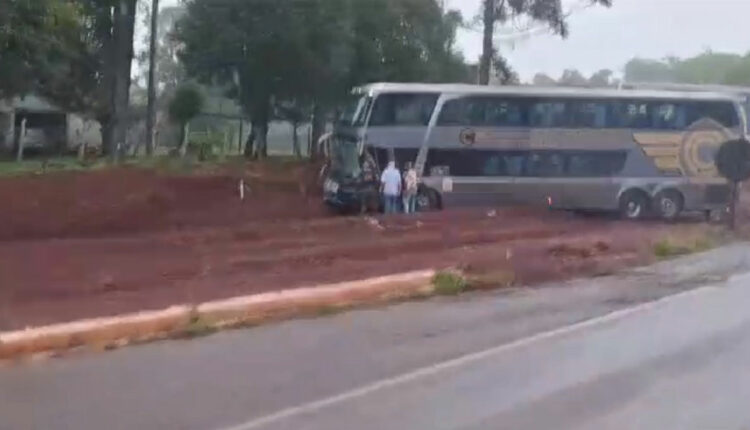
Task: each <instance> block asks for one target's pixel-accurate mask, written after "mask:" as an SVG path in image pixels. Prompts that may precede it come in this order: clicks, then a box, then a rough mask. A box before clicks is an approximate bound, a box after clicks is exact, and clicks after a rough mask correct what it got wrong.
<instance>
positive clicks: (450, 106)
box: [438, 99, 466, 126]
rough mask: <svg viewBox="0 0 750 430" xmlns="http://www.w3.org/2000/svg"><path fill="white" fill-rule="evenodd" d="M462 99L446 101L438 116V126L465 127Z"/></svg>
mask: <svg viewBox="0 0 750 430" xmlns="http://www.w3.org/2000/svg"><path fill="white" fill-rule="evenodd" d="M464 120H465V117H464V101H463V99H457V100H448V101H447V102H445V104H443V109H442V110H441V111H440V115H439V116H438V125H444V126H451V125H465V124H466V123H465V121H464Z"/></svg>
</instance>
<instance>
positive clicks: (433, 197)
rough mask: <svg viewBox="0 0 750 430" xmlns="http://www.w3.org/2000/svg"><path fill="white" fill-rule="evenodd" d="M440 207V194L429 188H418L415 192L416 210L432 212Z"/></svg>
mask: <svg viewBox="0 0 750 430" xmlns="http://www.w3.org/2000/svg"><path fill="white" fill-rule="evenodd" d="M440 209H441V205H440V196H439V195H438V193H437V191H435V190H433V189H431V188H420V189H419V192H418V193H417V212H432V211H437V210H440Z"/></svg>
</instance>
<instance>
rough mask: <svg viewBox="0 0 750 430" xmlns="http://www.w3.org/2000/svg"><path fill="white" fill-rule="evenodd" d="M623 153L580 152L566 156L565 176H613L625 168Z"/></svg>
mask: <svg viewBox="0 0 750 430" xmlns="http://www.w3.org/2000/svg"><path fill="white" fill-rule="evenodd" d="M626 157H627V155H626V153H624V152H621V151H618V152H612V151H604V152H594V151H592V152H580V153H572V154H570V155H568V163H567V169H566V173H567V176H572V177H578V178H596V177H607V176H613V175H617V174H618V173H620V172H621V171H622V169H623V167H625V159H626Z"/></svg>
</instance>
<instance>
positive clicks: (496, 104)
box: [485, 98, 527, 127]
mask: <svg viewBox="0 0 750 430" xmlns="http://www.w3.org/2000/svg"><path fill="white" fill-rule="evenodd" d="M525 117H526V115H525V112H524V105H523V102H522V101H520V100H513V99H510V100H509V99H501V98H491V99H488V100H487V104H486V106H485V120H486V123H487V125H490V126H499V127H522V126H524V125H526V122H527V121H526V118H525Z"/></svg>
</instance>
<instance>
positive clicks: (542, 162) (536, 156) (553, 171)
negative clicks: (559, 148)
mask: <svg viewBox="0 0 750 430" xmlns="http://www.w3.org/2000/svg"><path fill="white" fill-rule="evenodd" d="M564 167H565V162H564V159H563V156H562V155H561V154H559V153H557V152H534V153H531V154H530V155H529V157H528V159H527V161H526V172H525V173H526V176H533V177H542V178H544V177H558V176H563V168H564Z"/></svg>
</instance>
